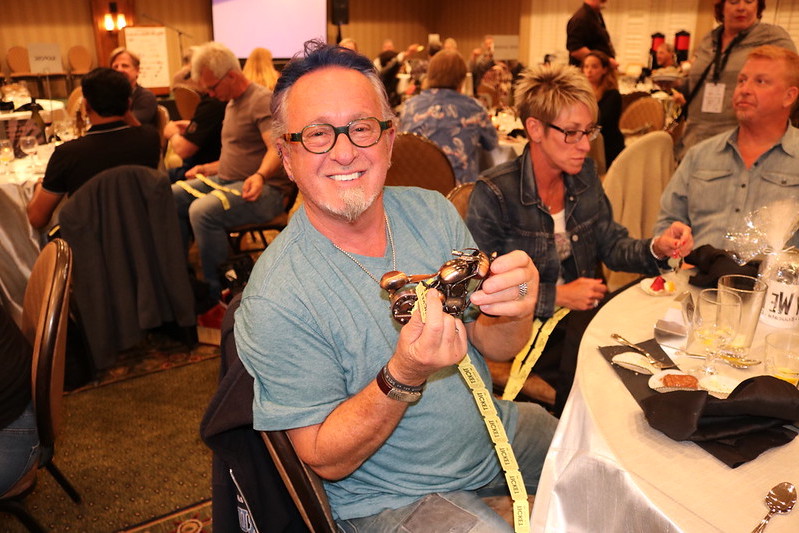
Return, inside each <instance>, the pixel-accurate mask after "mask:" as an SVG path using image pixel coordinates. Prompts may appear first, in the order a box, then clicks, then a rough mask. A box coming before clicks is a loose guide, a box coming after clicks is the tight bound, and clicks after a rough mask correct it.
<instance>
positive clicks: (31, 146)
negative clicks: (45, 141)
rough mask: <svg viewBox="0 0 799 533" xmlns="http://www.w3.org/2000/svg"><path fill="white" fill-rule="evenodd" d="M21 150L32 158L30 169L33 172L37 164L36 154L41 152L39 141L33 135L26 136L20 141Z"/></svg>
mask: <svg viewBox="0 0 799 533" xmlns="http://www.w3.org/2000/svg"><path fill="white" fill-rule="evenodd" d="M19 149H20V150H22V151H23V152H25V154H26V155H29V156H31V159H30V167H31V170H33V168H34V167H35V163H36V152H37V151H38V150H39V141H37V140H36V137H34V136H33V135H25V136H24V137H20V139H19Z"/></svg>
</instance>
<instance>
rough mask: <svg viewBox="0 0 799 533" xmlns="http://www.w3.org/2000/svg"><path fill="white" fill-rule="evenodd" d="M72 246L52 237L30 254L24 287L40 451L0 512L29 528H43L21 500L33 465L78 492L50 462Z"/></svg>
mask: <svg viewBox="0 0 799 533" xmlns="http://www.w3.org/2000/svg"><path fill="white" fill-rule="evenodd" d="M71 278H72V251H71V249H70V247H69V245H68V244H67V243H66V241H64V240H62V239H55V240H53V241H52V242H50V243H49V244H48V245H47V246H45V247H44V249H43V250H42V252H41V254H40V255H39V257H38V258H37V260H36V263H35V264H34V266H33V271H32V272H31V276H30V279H29V281H28V285H27V288H26V289H25V299H24V304H23V308H22V328H21V329H22V332H23V334H24V335H25V336H26V337H27V339H28V341H29V342H30V343H31V345H32V346H33V358H32V359H33V366H32V369H31V380H32V384H31V390H32V393H33V407H34V412H35V414H36V426H37V430H38V433H39V447H40V450H41V456H40V458H39V461H38V463H37V464H35V465H34V467H33V468H32V469H31V470H30V471H29V472H28V473H27V474H25V475H24V476H23V477H22V479H20V480H19V481H18V482H17V483H16V484H15V485H14V486H13V487H11V488H10V489H9V490H8V491H6V493H5V494H2V495H0V512H4V513H10V514H12V515H14V516H15V517H17V518H18V519H19V521H20V522H22V523H23V524H24V525H25V527H26V528H27V529H28V530H29V531H34V532H38V531H44V529H43V528H42V527H41V525H39V523H38V522H37V520H36V519H35V518H34V517H33V516H32V515H31V514H30V513H29V512H28V511H27V510H26V509H25V507H24V506H23V504H22V500H23V499H24V497H25V496H26V495H27V494H28V493H30V492H31V491H32V490H33V487H34V485H35V483H36V478H37V474H38V470H39V469H40V468H42V467H44V468H46V469H47V471H48V472H50V474H51V475H52V476H53V478H54V479H55V480H56V482H58V484H59V485H61V488H63V489H64V491H65V492H66V493H67V494H68V495H69V497H70V498H71V499H72V500H73V501H74V502H76V503H80V502H81V497H80V495H79V494H78V492H77V491H76V490H75V488H74V487H73V486H72V484H71V483H70V482H69V480H68V479H67V478H66V476H64V474H63V473H62V472H61V471H60V470H59V469H58V467H57V466H56V465H55V462H54V456H55V441H56V436H57V434H58V430H59V428H60V425H61V418H62V410H63V409H62V401H63V392H64V361H65V352H66V333H67V319H68V315H69V294H70V293H69V285H70V281H71Z"/></svg>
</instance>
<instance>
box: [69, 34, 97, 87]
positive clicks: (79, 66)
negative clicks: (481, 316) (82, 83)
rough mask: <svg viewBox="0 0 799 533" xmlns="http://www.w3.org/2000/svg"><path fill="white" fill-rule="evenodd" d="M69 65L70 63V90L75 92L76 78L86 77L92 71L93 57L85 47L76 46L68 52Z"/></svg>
mask: <svg viewBox="0 0 799 533" xmlns="http://www.w3.org/2000/svg"><path fill="white" fill-rule="evenodd" d="M67 63H69V77H68V80H69V88H70V90H71V91H74V90H75V78H76V77H80V76H85V75H86V74H88V73H89V71H90V70H91V69H92V56H91V54H90V53H89V50H88V49H86V47H85V46H82V45H80V44H76V45H75V46H72V47H71V48H70V49H69V50H67Z"/></svg>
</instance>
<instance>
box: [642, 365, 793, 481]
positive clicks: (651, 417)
mask: <svg viewBox="0 0 799 533" xmlns="http://www.w3.org/2000/svg"><path fill="white" fill-rule="evenodd" d="M640 403H641V407H642V408H643V410H644V415H645V416H646V419H647V422H649V425H650V426H652V427H653V428H655V429H657V430H658V431H662V432H663V433H665V434H666V435H668V436H669V437H671V438H672V439H674V440H690V441H693V442H696V443H697V444H698V445H699V446H701V447H702V448H704V449H705V450H706V451H708V452H710V453H711V454H713V455H714V456H715V457H716V458H717V459H719V460H720V461H722V462H724V463H725V464H727V466H730V467H732V468H735V467H737V466H740V465H742V464H744V463H746V462H747V461H751V460H752V459H754V458H755V457H757V456H758V455H760V454H761V453H763V452H764V451H766V450H768V449H771V448H774V447H777V446H782V445H783V444H787V443H789V442H791V441H792V440H793V439H794V437H796V432H795V431H792V430H790V429H788V428H786V427H783V426H784V425H785V424H790V423H791V421H792V420H799V390H797V389H796V387H794V386H793V385H791V384H790V383H788V382H787V381H783V380H781V379H777V378H775V377H773V376H756V377H753V378H749V379H747V380H744V381H742V382H741V383H740V384H739V385H738V386H737V387H736V388H735V390H733V391H732V392H731V393H730V395H729V396H728V397H727V399H726V400H719V399H718V398H714V397H713V396H710V395H709V394H708V393H707V392H706V391H675V392H671V393H666V394H658V395H656V396H651V397H649V398H646V399H644V400H642V401H641V402H640Z"/></svg>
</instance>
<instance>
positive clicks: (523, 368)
mask: <svg viewBox="0 0 799 533" xmlns="http://www.w3.org/2000/svg"><path fill="white" fill-rule="evenodd" d="M568 313H569V309H568V308H566V307H561V308H559V309H558V310H557V311H555V313H554V314H553V315H552V316H551V317H549V318H548V319H547V320H546V321H544V322H542V321H541V320H540V319H538V318H536V319H535V320H534V321H533V332H532V334H531V335H530V340H529V341H528V342H527V344H526V345H525V346H524V348H522V349H521V351H520V352H519V353H518V354H516V357H515V358H514V359H513V365H511V368H510V375H509V376H508V382H507V383H506V384H505V390H504V391H503V393H502V399H503V400H513V399H515V398H516V396H517V395H518V394H519V392H520V391H521V390H522V387H523V386H524V382H525V381H527V377H528V376H529V375H530V372H531V371H532V370H533V366H534V365H535V364H536V362H537V361H538V359H539V358H540V357H541V354H542V353H543V351H544V347H545V346H546V344H547V341H548V340H549V336H550V335H552V331H553V330H554V329H555V326H557V325H558V322H560V321H561V319H562V318H563V317H565V316H566V315H567V314H568Z"/></svg>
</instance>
